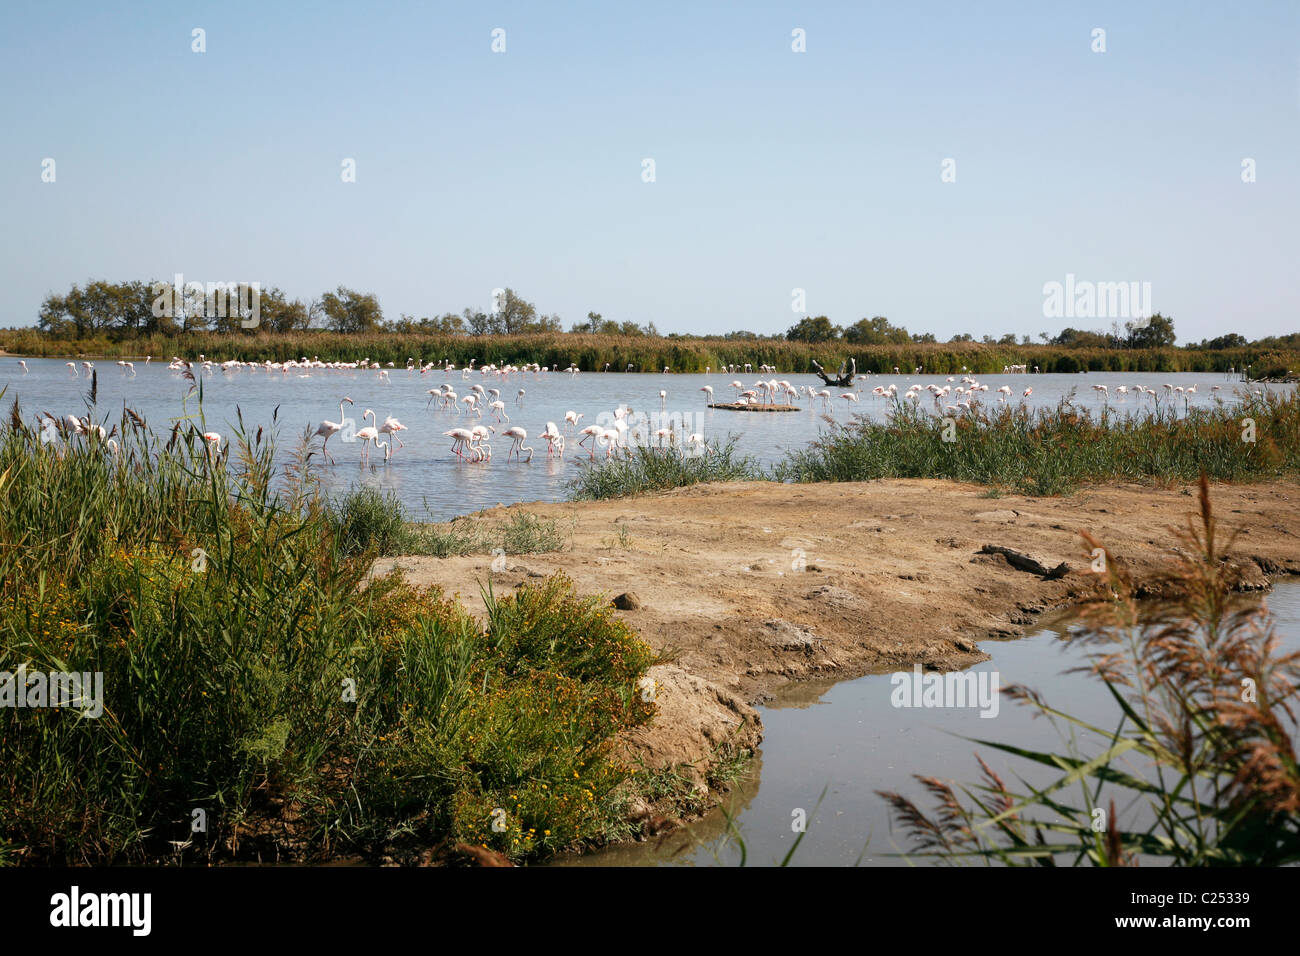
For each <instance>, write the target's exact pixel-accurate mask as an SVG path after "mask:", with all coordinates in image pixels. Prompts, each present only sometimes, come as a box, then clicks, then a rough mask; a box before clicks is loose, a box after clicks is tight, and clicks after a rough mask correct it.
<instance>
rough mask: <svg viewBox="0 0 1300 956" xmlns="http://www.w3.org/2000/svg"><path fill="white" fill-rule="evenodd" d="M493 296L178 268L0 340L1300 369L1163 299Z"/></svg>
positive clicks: (807, 365)
mask: <svg viewBox="0 0 1300 956" xmlns="http://www.w3.org/2000/svg"><path fill="white" fill-rule="evenodd" d="M496 292H497V293H498V295H497V299H496V300H495V302H494V304H493V306H491V307H489V308H488V309H487V310H484V309H482V308H473V307H471V308H466V309H464V310H463V311H462V312H460V313H459V314H458V313H454V312H446V313H443V314H441V315H434V316H424V317H422V318H416V317H415V316H411V315H402V316H401V317H400V318H398V319H385V317H384V312H383V309H382V308H381V306H380V304H379V300H378V298H377V297H376V296H375V294H374V293H365V292H358V291H356V290H354V289H348V288H346V287H343V286H340V287H339V288H337V289H335V290H333V291H331V292H326V293H324V294H322V295H321V296H320V297H319V298H316V299H314V300H311V301H309V302H308V301H303V300H301V299H290V298H289V297H288V296H287V295H286V294H285V293H284V292H283V291H282V290H280V289H278V288H275V287H270V288H267V289H265V290H263V289H260V287H259V289H258V290H257V294H256V298H255V302H256V307H257V308H256V314H255V315H254V311H253V309H252V305H253V304H254V297H253V290H252V289H251V288H250V287H249V285H248V284H246V283H244V284H241V283H210V284H209V286H208V287H206V288H204V287H200V286H199V285H198V284H197V283H195V284H193V287H190V285H189V284H187V285H186V287H185V288H183V289H177V288H174V287H173V286H172V285H171V283H169V282H142V281H129V282H109V281H105V280H91V281H88V282H86V283H85V284H84V285H78V284H73V285H72V287H71V288H70V289H69V290H68V291H67V292H66V293H62V294H59V293H51V294H50V295H49V296H47V297H46V299H45V301H44V302H43V303H42V305H41V308H40V312H39V315H38V316H36V317H35V318H36V321H37V326H36V327H27V328H12V329H8V330H0V349H4V350H5V351H7V352H9V353H12V354H15V355H26V356H43V357H55V356H59V357H64V356H71V357H77V358H101V357H102V358H125V359H135V358H142V357H144V356H146V355H152V356H153V357H154V358H156V359H161V360H164V361H166V360H169V359H170V358H171V357H172V356H180V357H181V358H184V359H187V360H193V359H195V358H197V357H198V356H199V355H206V356H208V357H210V358H213V359H216V360H224V359H230V358H234V359H239V360H242V361H257V362H262V361H272V362H283V361H287V360H289V359H299V358H302V357H304V356H306V357H308V358H313V357H314V358H319V359H320V360H321V361H327V362H330V361H340V362H349V361H358V360H360V359H362V358H365V359H367V360H369V361H371V362H380V363H388V362H393V363H395V364H397V365H404V364H405V363H406V362H407V361H408V360H409V361H418V362H421V363H428V362H435V363H444V362H451V363H453V364H455V365H457V366H461V367H463V366H466V365H469V364H470V363H471V362H473V363H476V364H477V365H480V366H482V365H488V364H492V365H507V364H509V365H519V366H522V365H530V364H534V363H536V364H539V365H542V366H546V367H548V368H549V367H552V366H553V367H556V368H561V369H564V368H568V367H569V366H570V365H573V366H576V367H577V368H579V369H581V370H582V371H584V372H599V371H614V372H622V371H627V370H629V369H632V370H635V371H638V372H660V371H662V370H663V369H665V368H667V369H670V370H671V371H673V372H703V371H704V370H705V369H706V368H712V369H722V368H724V367H726V366H738V367H743V366H744V365H746V364H749V365H752V366H754V367H755V368H757V367H758V366H760V365H770V366H773V367H775V368H776V369H778V370H779V371H782V372H786V373H797V374H798V373H809V372H811V371H812V362H813V360H814V359H815V360H817V361H819V362H821V363H822V365H824V366H827V367H830V368H834V367H837V366H838V365H839V364H840V363H841V362H844V361H847V360H849V359H853V360H855V361H856V362H857V367H858V370H859V371H861V372H865V373H888V372H891V371H892V370H893V369H894V368H899V369H903V370H908V371H910V370H911V369H914V368H923V369H924V370H925V371H926V373H928V374H952V373H957V372H962V371H970V372H974V373H977V374H991V373H996V372H999V371H1001V370H1002V369H1003V368H1005V367H1007V366H1015V365H1025V366H1027V367H1029V368H1031V369H1032V368H1034V367H1037V368H1038V369H1039V370H1040V371H1042V372H1080V371H1093V372H1103V371H1109V372H1122V371H1131V372H1224V373H1226V372H1228V371H1229V369H1236V370H1237V371H1238V372H1240V371H1242V370H1244V369H1246V368H1247V367H1249V368H1250V374H1251V376H1252V377H1254V378H1282V377H1285V376H1287V375H1288V374H1293V373H1294V372H1300V333H1295V334H1292V335H1285V336H1272V337H1268V338H1263V339H1259V340H1257V341H1255V342H1249V341H1247V340H1246V338H1245V337H1244V336H1242V335H1240V334H1238V333H1229V334H1227V335H1221V336H1218V337H1217V338H1214V339H1210V340H1205V341H1202V342H1199V343H1189V344H1187V345H1185V346H1184V347H1181V348H1175V347H1174V343H1175V341H1176V339H1175V335H1174V323H1173V319H1172V318H1170V317H1168V316H1164V315H1160V314H1155V315H1152V316H1150V317H1149V318H1148V319H1146V320H1143V321H1137V320H1131V321H1129V322H1127V323H1126V325H1125V327H1124V328H1123V329H1121V328H1120V327H1119V324H1118V322H1114V323H1112V327H1111V328H1110V329H1109V330H1099V331H1088V330H1083V329H1076V328H1065V329H1063V330H1061V331H1060V332H1059V333H1057V334H1056V335H1054V336H1053V335H1049V334H1048V333H1047V332H1041V333H1039V335H1038V339H1040V340H1041V344H1038V343H1035V342H1034V341H1033V340H1032V339H1031V338H1030V337H1029V336H1028V335H1023V336H1021V337H1020V339H1019V341H1017V338H1016V336H1015V335H1014V334H1005V335H1001V336H997V335H991V334H985V335H982V336H980V337H979V338H978V340H977V339H976V337H975V336H974V335H972V334H971V333H961V334H958V335H954V336H952V338H951V339H949V341H947V342H939V341H938V339H937V338H936V336H935V335H934V334H932V333H915V334H914V333H911V332H909V331H908V330H907V329H906V328H903V327H901V326H899V325H895V324H894V323H892V322H890V320H889V319H888V318H886V317H884V316H879V315H878V316H873V317H872V318H863V319H860V320H858V321H857V322H854V323H851V324H849V325H847V326H844V327H840V326H838V325H835V324H834V323H832V322H831V320H830V319H829V318H828V317H827V316H824V315H820V316H805V317H803V318H800V319H799V320H798V321H796V322H795V323H794V324H793V325H792V326H790V327H789V328H788V329H785V330H784V331H781V332H776V333H772V334H761V333H757V332H753V331H749V330H737V331H734V332H729V333H727V334H725V335H705V336H698V335H682V334H678V333H671V334H668V335H661V334H660V333H659V331H658V330H657V329H656V328H655V325H654V323H653V322H650V323H647V324H646V325H644V326H639V325H637V324H636V323H634V322H630V321H622V322H619V321H615V320H613V319H606V318H604V316H602V315H601V314H600V313H598V312H588V313H587V317H586V318H585V319H583V320H579V321H577V322H574V323H572V324H571V326H570V328H569V330H568V331H567V332H566V331H564V322H563V320H561V318H560V317H559V316H557V315H546V314H542V313H541V312H539V310H538V309H537V307H536V306H535V305H534V304H533V303H531V302H528V301H527V300H526V299H524V298H523V297H522V296H520V295H519V294H518V293H516V292H515V291H514V290H513V289H509V288H506V289H499V290H496Z"/></svg>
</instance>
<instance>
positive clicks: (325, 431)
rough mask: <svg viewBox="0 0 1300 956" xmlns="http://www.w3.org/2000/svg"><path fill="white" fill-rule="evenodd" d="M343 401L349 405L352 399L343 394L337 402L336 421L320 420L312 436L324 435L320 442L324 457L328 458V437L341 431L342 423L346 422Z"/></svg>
mask: <svg viewBox="0 0 1300 956" xmlns="http://www.w3.org/2000/svg"><path fill="white" fill-rule="evenodd" d="M343 402H347V403H348V404H349V405H351V404H352V399H350V398H348V397H347V396H346V395H344V396H343V400H342V401H340V402H339V420H338V421H336V422H332V421H330V420H329V419H326V420H325V421H323V422H321V423H320V425H319V426H317V428H316V435H314V436H313V437H319V436H321V435H324V436H325V441H324V442H322V443H321V451H322V452H324V453H325V457H326V458H327V459H328V458H330V453H329V447H328V446H329V443H330V439H331V438H333V437H334V436H335V435H337V434H338V433H339V432H341V431H343V426H344V424H346V423H347V420H348V419H347V416H346V415H344V414H343Z"/></svg>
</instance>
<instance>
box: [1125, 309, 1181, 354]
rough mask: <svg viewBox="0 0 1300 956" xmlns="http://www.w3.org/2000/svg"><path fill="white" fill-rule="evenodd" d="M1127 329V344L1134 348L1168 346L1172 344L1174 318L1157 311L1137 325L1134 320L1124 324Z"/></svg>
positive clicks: (1173, 338) (1173, 339)
mask: <svg viewBox="0 0 1300 956" xmlns="http://www.w3.org/2000/svg"><path fill="white" fill-rule="evenodd" d="M1125 328H1126V329H1128V345H1129V348H1134V349H1160V348H1168V347H1169V346H1171V345H1173V344H1174V341H1175V339H1176V337H1175V335H1174V320H1173V319H1171V318H1167V317H1166V316H1163V315H1161V314H1160V313H1159V312H1157V313H1156V314H1155V315H1153V316H1151V318H1149V319H1147V320H1146V322H1145V323H1144V324H1143V325H1141V326H1139V325H1138V323H1136V322H1128V323H1126V324H1125Z"/></svg>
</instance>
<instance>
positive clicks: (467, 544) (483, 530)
mask: <svg viewBox="0 0 1300 956" xmlns="http://www.w3.org/2000/svg"><path fill="white" fill-rule="evenodd" d="M328 515H329V520H330V522H331V523H332V524H333V525H334V526H335V528H336V529H337V532H338V535H339V540H340V547H341V548H342V550H343V553H345V554H348V555H361V554H371V555H372V556H385V555H394V554H426V555H432V556H433V557H437V558H449V557H458V556H460V555H465V554H487V553H490V552H492V551H495V550H500V551H501V552H503V553H505V554H541V553H543V552H548V551H559V550H561V549H562V548H563V547H564V546H565V544H566V543H567V542H566V539H565V537H564V533H563V532H562V531H561V530H560V528H559V525H558V524H557V523H556V521H555V520H554V519H548V518H542V517H539V516H538V515H535V514H531V513H529V512H514V513H512V514H511V515H510V517H509V518H508V519H507V520H506V521H505V522H504V523H502V524H498V525H495V526H491V527H485V526H484V525H483V524H481V523H479V522H475V521H468V520H457V521H452V522H450V523H448V524H444V525H434V524H415V523H410V522H408V521H407V516H406V509H405V508H404V507H403V506H402V503H401V501H399V500H398V498H397V496H396V495H395V494H393V493H392V492H386V493H385V492H380V491H378V490H377V489H374V488H360V489H354V490H352V491H350V492H348V493H347V494H345V495H343V496H342V497H340V498H339V499H338V500H336V501H333V502H331V503H330V504H329V505H328Z"/></svg>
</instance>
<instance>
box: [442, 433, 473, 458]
mask: <svg viewBox="0 0 1300 956" xmlns="http://www.w3.org/2000/svg"><path fill="white" fill-rule="evenodd" d="M443 434H444V435H446V436H447V437H448V438H451V439H453V441H452V443H451V450H452V454H454V455H456V456H458V457H460V458H464V457H465V456H464V455H463V454H461V449H462V448H464V447H465V446H466V445H467V444H468V443H469V442H471V441H473V440H474V433H473V432H472V431H470V430H469V429H468V428H453V429H451V430H450V431H445V432H443Z"/></svg>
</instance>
